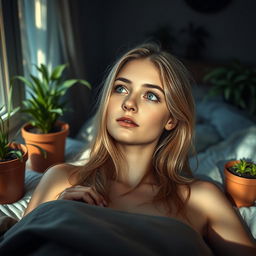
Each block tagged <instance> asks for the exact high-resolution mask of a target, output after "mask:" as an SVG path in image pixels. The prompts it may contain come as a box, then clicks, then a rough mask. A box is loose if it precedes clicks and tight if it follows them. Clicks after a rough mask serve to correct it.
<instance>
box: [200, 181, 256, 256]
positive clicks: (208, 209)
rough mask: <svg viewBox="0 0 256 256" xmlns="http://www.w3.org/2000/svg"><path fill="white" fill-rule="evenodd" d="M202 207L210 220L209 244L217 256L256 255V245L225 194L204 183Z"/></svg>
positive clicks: (201, 185) (202, 184) (201, 186)
mask: <svg viewBox="0 0 256 256" xmlns="http://www.w3.org/2000/svg"><path fill="white" fill-rule="evenodd" d="M199 187H200V189H201V193H200V200H201V207H202V208H203V211H204V212H205V213H206V216H207V219H208V234H207V239H208V243H209V245H210V246H211V248H212V250H213V251H214V253H215V254H216V255H256V243H255V240H254V239H253V237H252V236H251V234H250V231H249V230H248V228H247V227H246V226H245V223H243V220H242V219H241V217H239V215H238V214H237V213H236V212H235V210H234V209H233V207H232V206H231V204H230V202H229V201H228V200H227V198H226V196H225V195H224V193H223V192H222V191H221V190H220V189H219V188H218V187H217V186H215V185H214V184H211V183H208V182H202V183H201V184H200V185H199Z"/></svg>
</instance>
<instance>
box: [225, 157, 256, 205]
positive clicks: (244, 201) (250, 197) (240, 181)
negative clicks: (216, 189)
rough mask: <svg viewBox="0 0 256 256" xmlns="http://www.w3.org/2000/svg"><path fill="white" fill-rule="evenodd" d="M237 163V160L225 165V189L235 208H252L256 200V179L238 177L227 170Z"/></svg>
mask: <svg viewBox="0 0 256 256" xmlns="http://www.w3.org/2000/svg"><path fill="white" fill-rule="evenodd" d="M238 162H239V160H237V161H230V162H228V163H226V164H225V170H224V174H225V189H226V192H227V195H228V197H229V198H230V200H231V202H232V203H233V204H234V205H236V206H237V207H242V206H252V205H254V202H255V200H256V179H248V178H243V177H239V176H236V175H234V174H233V173H231V172H230V171H228V170H227V168H230V167H232V166H233V165H234V164H236V163H238Z"/></svg>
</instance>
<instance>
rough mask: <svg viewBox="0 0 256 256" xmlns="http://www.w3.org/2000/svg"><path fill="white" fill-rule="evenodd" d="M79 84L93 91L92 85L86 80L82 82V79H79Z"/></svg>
mask: <svg viewBox="0 0 256 256" xmlns="http://www.w3.org/2000/svg"><path fill="white" fill-rule="evenodd" d="M78 83H80V84H83V85H85V86H87V87H88V88H89V89H92V86H91V84H90V83H89V82H88V81H86V80H81V79H79V80H78Z"/></svg>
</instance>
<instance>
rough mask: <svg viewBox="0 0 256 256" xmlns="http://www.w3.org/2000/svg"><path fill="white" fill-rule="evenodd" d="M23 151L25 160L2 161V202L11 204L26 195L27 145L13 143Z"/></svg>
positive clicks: (0, 177)
mask: <svg viewBox="0 0 256 256" xmlns="http://www.w3.org/2000/svg"><path fill="white" fill-rule="evenodd" d="M11 147H13V148H18V149H21V150H22V151H23V160H22V161H21V160H20V159H14V160H9V161H5V162H0V204H11V203H13V202H16V201H18V200H19V199H21V198H22V196H23V195H24V176H25V168H26V161H27V159H28V150H27V148H26V146H25V145H21V144H11Z"/></svg>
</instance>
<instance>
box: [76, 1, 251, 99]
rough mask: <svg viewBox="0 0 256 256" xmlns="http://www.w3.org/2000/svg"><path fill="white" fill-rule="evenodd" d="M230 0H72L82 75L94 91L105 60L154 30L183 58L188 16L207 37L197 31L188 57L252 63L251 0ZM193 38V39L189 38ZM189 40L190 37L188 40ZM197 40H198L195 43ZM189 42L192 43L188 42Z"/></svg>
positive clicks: (95, 93) (211, 60) (102, 72)
mask: <svg viewBox="0 0 256 256" xmlns="http://www.w3.org/2000/svg"><path fill="white" fill-rule="evenodd" d="M194 2H204V3H205V4H207V2H208V3H211V2H229V4H228V5H227V6H226V7H224V8H223V9H222V10H220V11H218V12H214V13H201V12H197V11H196V10H193V9H192V8H191V7H190V6H189V5H188V4H187V3H186V1H185V0H127V1H120V0H108V1H105V0H94V1H91V0H72V1H71V5H72V8H73V12H74V19H75V20H76V24H77V30H78V31H79V32H80V33H81V40H82V44H83V46H84V52H83V53H81V54H82V56H83V59H84V62H85V66H86V73H87V79H88V80H89V81H90V82H91V83H93V85H94V91H93V96H92V97H96V95H97V89H96V88H97V87H99V84H100V82H101V81H102V79H103V76H104V73H105V71H106V69H107V67H108V66H109V65H111V64H112V63H113V61H114V60H115V58H116V57H117V56H118V55H119V53H120V52H121V51H122V50H123V49H125V48H127V47H130V46H133V45H135V44H136V43H140V42H142V41H144V40H145V39H147V38H149V36H150V35H152V34H154V33H155V34H156V32H157V31H158V32H159V31H160V32H159V33H158V38H159V37H160V38H162V40H163V41H164V43H166V44H169V46H170V49H171V51H172V53H173V54H174V55H177V56H178V57H181V58H186V57H187V56H186V55H187V50H188V45H189V39H191V38H189V36H188V33H185V32H181V31H182V29H184V28H188V25H189V23H190V22H192V23H193V26H194V28H195V29H198V28H200V27H203V32H205V33H207V34H208V37H201V39H202V38H203V39H202V40H201V41H203V42H200V36H199V41H198V42H199V43H198V44H200V43H202V46H200V47H198V49H196V48H195V47H194V49H193V43H192V51H194V53H193V54H192V57H191V56H190V57H191V58H192V59H193V58H194V59H195V60H204V61H207V62H215V63H223V62H227V61H230V60H231V59H233V58H237V59H239V60H240V61H242V62H243V63H248V64H252V65H255V64H256V51H255V45H256V36H255V24H256V15H255V10H256V1H254V0H246V1H244V0H230V1H206V0H204V1H194ZM192 41H193V40H192ZM190 43H191V41H190ZM198 44H197V45H198ZM190 46H191V45H190Z"/></svg>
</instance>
